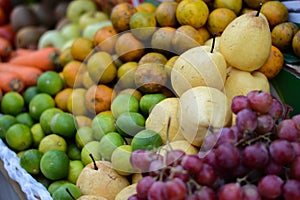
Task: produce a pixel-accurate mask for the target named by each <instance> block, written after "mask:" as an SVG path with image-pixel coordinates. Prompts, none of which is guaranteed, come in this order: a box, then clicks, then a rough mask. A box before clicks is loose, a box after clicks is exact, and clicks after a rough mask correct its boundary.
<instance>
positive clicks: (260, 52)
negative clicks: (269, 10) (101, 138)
mask: <svg viewBox="0 0 300 200" xmlns="http://www.w3.org/2000/svg"><path fill="white" fill-rule="evenodd" d="M256 14H257V11H252V12H249V13H245V14H243V15H240V16H239V17H237V18H235V19H234V20H233V21H232V22H231V23H230V24H228V26H227V27H226V28H225V30H224V32H223V33H222V35H221V39H220V44H219V48H220V52H221V53H222V54H223V56H224V57H225V59H226V61H227V63H228V64H229V65H230V66H232V67H235V68H237V69H240V70H243V71H249V72H252V71H254V70H257V69H259V68H260V67H261V66H262V65H263V64H264V62H265V61H266V60H267V58H268V56H269V54H270V49H271V45H272V36H271V31H270V27H269V23H268V21H267V19H266V17H265V16H264V15H263V14H262V13H259V15H258V16H256Z"/></svg>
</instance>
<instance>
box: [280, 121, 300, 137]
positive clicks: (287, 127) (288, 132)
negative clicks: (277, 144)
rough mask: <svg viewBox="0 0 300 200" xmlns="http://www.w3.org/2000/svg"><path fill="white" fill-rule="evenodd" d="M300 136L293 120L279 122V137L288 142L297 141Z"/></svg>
mask: <svg viewBox="0 0 300 200" xmlns="http://www.w3.org/2000/svg"><path fill="white" fill-rule="evenodd" d="M299 135H300V130H298V129H297V128H296V123H295V121H294V120H292V119H285V120H282V121H281V122H279V124H278V127H277V136H278V137H279V138H281V139H286V140H288V141H291V142H293V141H296V140H297V139H298V137H299Z"/></svg>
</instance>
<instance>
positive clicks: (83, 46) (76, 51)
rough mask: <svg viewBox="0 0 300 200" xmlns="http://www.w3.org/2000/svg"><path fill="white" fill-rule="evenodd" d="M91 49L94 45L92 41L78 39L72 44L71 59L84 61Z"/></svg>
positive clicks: (82, 38)
mask: <svg viewBox="0 0 300 200" xmlns="http://www.w3.org/2000/svg"><path fill="white" fill-rule="evenodd" d="M93 49H94V43H93V41H92V40H90V39H87V38H84V37H79V38H77V39H75V41H74V42H73V43H72V45H71V50H70V51H71V55H72V57H73V59H75V60H79V61H84V60H85V59H86V58H87V57H88V55H89V54H90V53H91V52H92V50H93Z"/></svg>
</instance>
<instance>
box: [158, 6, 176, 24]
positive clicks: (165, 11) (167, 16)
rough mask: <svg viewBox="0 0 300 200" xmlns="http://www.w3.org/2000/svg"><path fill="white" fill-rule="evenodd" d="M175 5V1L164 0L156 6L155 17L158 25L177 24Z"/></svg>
mask: <svg viewBox="0 0 300 200" xmlns="http://www.w3.org/2000/svg"><path fill="white" fill-rule="evenodd" d="M177 5H178V3H177V2H173V1H164V2H161V3H160V4H159V5H158V6H157V9H156V11H155V18H156V21H157V23H158V24H159V26H161V27H164V26H168V27H175V26H176V25H177V24H178V21H177V18H176V8H177Z"/></svg>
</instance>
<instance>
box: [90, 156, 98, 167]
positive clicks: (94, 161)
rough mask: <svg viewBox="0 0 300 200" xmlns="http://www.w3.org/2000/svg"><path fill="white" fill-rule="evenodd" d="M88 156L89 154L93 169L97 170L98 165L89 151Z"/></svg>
mask: <svg viewBox="0 0 300 200" xmlns="http://www.w3.org/2000/svg"><path fill="white" fill-rule="evenodd" d="M89 156H90V157H91V159H92V160H93V163H94V169H95V170H98V167H97V165H96V161H95V159H94V157H93V155H92V154H91V153H90V154H89Z"/></svg>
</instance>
